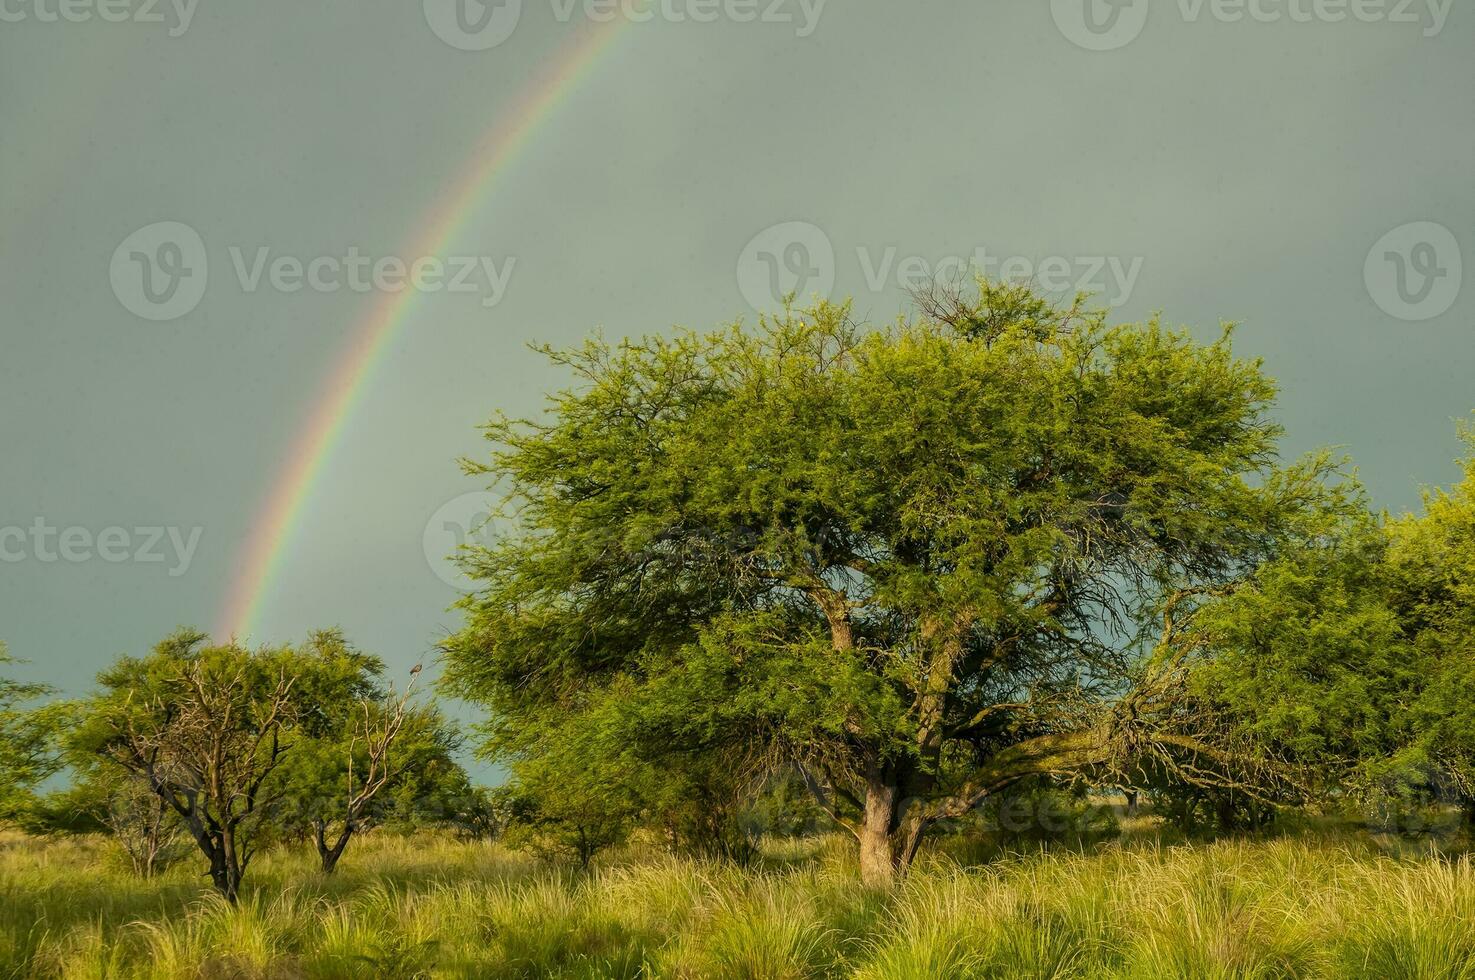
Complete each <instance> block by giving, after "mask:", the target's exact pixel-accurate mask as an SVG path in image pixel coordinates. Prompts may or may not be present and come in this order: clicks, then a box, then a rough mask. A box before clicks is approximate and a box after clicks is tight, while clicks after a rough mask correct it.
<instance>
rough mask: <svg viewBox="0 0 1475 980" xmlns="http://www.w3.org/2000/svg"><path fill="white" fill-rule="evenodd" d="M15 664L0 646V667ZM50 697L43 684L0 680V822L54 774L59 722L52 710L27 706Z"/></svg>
mask: <svg viewBox="0 0 1475 980" xmlns="http://www.w3.org/2000/svg"><path fill="white" fill-rule="evenodd" d="M12 663H15V660H14V658H12V657H11V656H10V654H9V652H8V651H7V650H6V648H5V644H4V643H3V642H0V667H6V666H8V665H10V664H12ZM50 693H51V688H49V687H47V686H46V685H44V684H27V683H22V682H19V681H14V680H11V679H10V678H8V677H4V676H0V819H6V818H10V817H14V816H16V815H17V812H18V810H19V809H20V808H21V807H23V806H24V805H25V804H26V802H27V800H28V797H27V795H26V794H27V792H28V791H29V790H30V788H31V787H32V786H35V785H36V784H37V783H39V782H41V781H42V780H44V779H45V778H46V777H47V776H50V775H51V774H52V773H54V772H56V770H57V767H58V764H59V763H58V759H57V754H56V751H55V738H54V736H55V734H56V731H57V729H58V727H59V722H60V718H59V716H58V715H57V714H56V712H55V710H54V709H51V708H46V707H42V708H28V707H26V704H27V702H29V701H33V700H35V699H36V698H40V697H44V696H45V695H47V694H50Z"/></svg>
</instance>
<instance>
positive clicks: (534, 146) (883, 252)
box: [0, 0, 1475, 693]
mask: <svg viewBox="0 0 1475 980" xmlns="http://www.w3.org/2000/svg"><path fill="white" fill-rule="evenodd" d="M456 2H458V0H444V2H442V0H426V2H424V3H421V2H420V0H398V2H392V3H391V2H388V0H354V2H346V0H344V2H320V3H284V2H279V3H271V2H260V3H241V2H237V3H231V4H227V3H224V2H222V0H195V2H185V0H159V2H158V3H157V4H154V3H152V2H151V0H68V3H67V4H66V5H65V6H63V5H62V4H61V0H0V175H3V178H4V179H3V180H0V220H3V226H4V236H3V239H0V289H3V296H4V305H3V313H0V337H3V348H0V393H3V394H0V397H3V408H4V411H3V413H0V440H3V447H4V469H3V488H0V529H8V530H0V553H3V558H4V560H3V561H0V639H3V640H5V641H7V642H8V644H9V646H10V650H11V652H12V653H13V654H14V655H16V656H18V657H22V658H26V659H27V660H29V661H31V663H30V664H29V665H27V666H24V667H22V668H18V673H19V674H20V675H21V676H23V677H25V678H28V679H41V680H46V681H48V682H50V683H53V684H55V685H57V686H58V687H60V688H61V689H62V690H63V691H65V692H67V693H79V692H81V691H83V690H85V689H86V688H87V686H88V685H89V684H90V682H91V679H92V677H93V675H94V674H95V673H96V671H97V670H98V669H99V668H100V667H101V666H103V665H104V664H105V663H107V662H108V661H109V660H111V659H112V658H113V657H115V656H117V655H118V654H121V653H140V652H143V651H145V650H146V649H147V648H148V647H149V646H150V645H152V644H153V643H154V642H156V641H157V640H159V639H160V638H161V637H162V636H163V635H165V634H166V633H168V632H169V631H170V630H171V629H172V628H173V627H175V626H176V625H179V624H190V625H197V626H201V627H204V628H211V627H213V626H215V625H216V624H217V623H218V622H219V621H220V617H221V615H222V609H223V607H224V605H225V603H226V601H227V596H228V594H229V592H230V589H231V588H232V585H233V583H234V582H235V581H236V579H237V578H238V577H239V576H240V574H241V566H242V563H243V561H244V560H245V559H244V557H243V556H244V555H246V554H247V553H248V551H249V545H250V543H251V541H252V540H253V538H254V537H256V536H259V535H260V534H262V533H264V531H263V529H262V528H261V527H260V526H259V525H258V524H257V523H256V521H257V516H258V514H259V513H260V510H261V507H262V505H263V502H264V501H265V500H266V499H267V497H268V496H269V495H270V494H271V493H272V492H273V488H274V487H276V486H278V485H279V484H280V482H281V480H282V479H283V470H284V467H285V466H287V464H288V462H289V456H290V453H291V451H292V447H293V446H294V445H295V443H296V441H297V439H298V437H299V435H300V433H301V432H302V430H303V427H304V426H305V425H307V424H308V420H309V419H310V417H311V413H312V412H313V411H314V410H315V409H316V408H317V406H319V405H320V404H321V403H322V400H323V398H324V386H325V384H326V383H327V379H329V378H330V377H331V376H332V374H333V372H334V370H335V368H336V366H337V365H339V364H340V363H341V362H342V359H343V357H344V352H345V351H348V350H351V349H352V348H353V347H354V345H355V342H356V339H357V338H358V337H359V335H360V332H361V331H362V330H364V329H365V325H366V323H368V322H370V317H371V315H372V314H373V312H374V311H375V310H376V309H378V308H380V307H381V306H382V305H383V304H384V303H385V301H386V292H387V291H388V290H390V289H393V288H395V285H396V283H395V276H394V270H395V261H394V260H398V262H400V263H403V264H404V266H405V267H406V268H407V269H408V268H409V267H411V266H413V265H415V264H416V263H417V262H418V263H419V269H420V273H421V275H420V277H419V284H418V285H419V287H420V288H418V289H417V288H416V284H414V283H412V284H410V285H409V286H407V287H404V288H410V289H413V290H415V292H416V295H414V296H413V297H412V298H411V299H410V301H409V302H408V303H406V304H405V306H404V310H405V312H404V315H403V322H402V324H401V325H400V326H399V328H398V329H396V330H395V332H394V333H393V334H392V335H391V336H390V339H389V341H388V343H387V346H386V349H385V353H384V356H383V357H382V358H381V359H380V360H379V362H378V364H377V367H376V368H375V370H374V371H373V372H372V374H371V375H370V376H368V378H367V379H366V380H365V381H364V386H363V391H362V393H361V397H360V398H359V399H358V401H357V402H356V405H355V407H354V408H353V410H352V412H351V413H350V415H349V416H348V417H347V419H346V420H345V421H344V422H343V425H342V428H341V435H340V437H339V438H337V439H336V440H335V441H334V443H333V450H332V452H331V453H330V455H329V456H328V457H326V459H325V461H324V463H323V466H322V473H321V478H320V479H319V480H317V481H316V483H315V484H314V488H313V491H312V493H311V494H310V496H309V497H308V498H307V499H306V501H305V504H304V507H303V509H302V513H301V521H300V523H299V525H298V527H297V529H296V531H295V532H294V534H293V535H292V537H291V538H290V540H289V541H288V543H287V546H286V550H285V552H283V556H282V561H281V565H280V570H279V574H277V575H276V576H275V577H274V578H273V579H272V581H271V585H270V588H269V590H268V592H267V593H266V594H264V595H263V597H262V602H261V604H260V615H259V617H258V618H257V620H256V621H255V622H254V623H253V626H252V633H251V636H250V637H249V639H251V640H252V641H263V642H264V641H278V640H290V639H294V638H298V637H301V636H302V635H303V634H304V633H305V632H306V631H307V630H309V629H311V628H314V627H319V626H331V625H336V626H341V627H342V628H343V629H344V630H345V632H346V633H347V634H348V636H349V638H350V639H351V640H353V641H354V642H356V643H358V644H360V645H361V646H363V647H365V648H367V649H369V650H371V651H374V652H376V653H379V654H380V655H382V656H383V657H385V659H386V660H387V661H389V663H390V664H391V665H392V667H393V668H394V670H395V671H396V672H402V671H403V670H404V669H405V668H407V667H408V666H409V665H410V664H412V663H414V662H416V661H418V660H420V659H422V658H426V657H430V656H432V655H433V649H434V646H435V644H436V642H437V640H438V639H439V638H440V637H441V636H443V635H444V634H445V632H446V631H447V630H449V629H452V628H454V626H455V624H456V623H457V615H456V614H455V613H454V612H451V611H448V606H450V604H451V603H452V602H453V601H454V599H455V597H456V590H455V585H454V582H455V579H454V576H453V575H452V574H451V572H450V570H448V567H447V566H446V565H445V564H444V562H443V561H442V560H441V557H440V555H438V554H430V555H428V554H427V552H431V551H435V550H436V549H438V548H439V546H440V544H441V543H442V542H443V541H444V540H445V539H446V536H447V533H448V532H447V525H448V524H454V523H455V522H456V521H458V520H461V519H463V518H465V517H466V516H467V504H466V500H472V501H474V499H475V498H465V499H463V497H462V495H464V494H467V493H471V492H474V491H476V490H478V489H479V485H478V483H477V481H475V480H472V479H469V478H467V477H464V476H462V475H461V473H460V470H459V468H458V466H457V465H456V458H457V457H458V456H461V455H464V454H471V455H477V454H481V453H482V452H483V451H484V450H483V443H482V442H481V440H480V437H479V433H478V431H477V426H478V424H479V423H481V422H483V421H485V420H486V419H487V417H488V416H490V414H491V413H492V412H493V411H494V410H496V409H506V410H508V411H511V412H514V413H529V412H536V411H538V410H539V409H540V407H541V405H542V397H543V393H544V392H545V391H547V390H549V389H551V388H553V387H556V386H558V385H560V384H562V383H563V381H564V380H565V379H564V378H563V377H562V376H561V375H560V374H559V373H558V372H557V371H555V370H553V369H551V368H550V367H549V366H548V365H547V364H546V363H545V361H544V360H543V358H542V357H541V356H539V355H538V354H536V353H534V352H532V351H530V350H529V349H528V348H529V345H530V344H533V343H545V342H546V343H551V344H554V345H563V344H571V343H574V342H577V341H578V340H579V339H580V338H582V337H584V336H586V335H587V334H588V333H589V332H590V331H591V330H594V329H596V328H602V329H603V331H604V332H605V334H606V335H607V336H610V337H615V338H618V337H620V336H624V335H633V334H640V333H645V332H652V331H666V330H670V329H671V328H672V327H673V325H683V326H689V327H698V328H705V327H713V326H717V325H719V324H721V323H725V322H728V321H731V320H733V319H735V318H737V317H745V318H748V319H751V318H752V317H753V316H754V314H755V306H756V307H759V308H764V307H767V308H771V307H772V306H773V304H774V300H775V297H776V294H781V293H782V292H783V291H785V290H788V289H796V290H798V291H799V292H800V293H801V294H802V295H812V294H814V293H816V292H823V291H826V290H828V292H829V294H830V295H832V296H834V297H837V298H838V297H845V296H850V297H853V298H854V302H855V308H856V311H857V313H858V314H859V315H861V316H863V317H866V318H869V319H871V320H873V321H884V320H889V319H891V318H893V317H895V316H896V315H897V314H898V313H901V312H903V311H905V310H906V309H907V303H908V300H907V292H906V287H907V285H908V284H909V283H910V282H914V281H917V279H918V277H922V276H927V275H931V274H935V273H937V272H938V271H939V270H941V271H942V272H943V274H948V275H950V274H952V273H954V272H956V271H957V270H960V269H962V268H963V267H965V266H966V265H967V264H968V263H973V264H975V265H984V266H988V267H989V271H990V272H992V273H994V274H1012V275H1018V276H1028V277H1033V278H1034V279H1035V280H1036V281H1037V282H1039V283H1041V284H1042V285H1043V286H1049V287H1053V288H1055V289H1057V290H1060V291H1068V290H1070V289H1073V288H1074V287H1076V286H1084V287H1085V288H1088V289H1092V290H1094V291H1095V292H1096V293H1097V294H1098V298H1099V300H1100V301H1101V302H1103V303H1108V304H1111V305H1113V306H1114V314H1113V316H1114V318H1115V319H1118V320H1123V321H1132V320H1139V319H1142V318H1145V317H1147V316H1149V315H1151V314H1152V313H1153V312H1154V311H1161V312H1162V315H1163V318H1164V319H1165V320H1166V321H1168V322H1170V323H1173V324H1185V325H1189V326H1191V327H1192V328H1193V329H1194V330H1195V332H1196V333H1197V334H1198V335H1199V336H1201V337H1203V338H1205V339H1210V338H1212V337H1213V336H1215V335H1216V334H1217V332H1218V330H1219V323H1220V321H1222V320H1233V321H1237V322H1238V323H1239V324H1240V327H1239V329H1238V332H1237V334H1236V347H1237V349H1238V350H1239V351H1240V352H1241V353H1242V354H1244V355H1246V356H1254V357H1260V358H1263V359H1264V361H1265V364H1266V367H1267V370H1268V372H1269V373H1270V374H1271V375H1272V376H1274V377H1275V378H1277V379H1278V380H1279V381H1280V382H1281V384H1282V386H1283V394H1282V397H1281V400H1280V403H1279V407H1278V409H1277V414H1278V417H1279V419H1280V420H1281V421H1282V422H1283V423H1284V425H1285V426H1286V429H1287V435H1286V439H1285V450H1286V454H1287V455H1288V456H1293V455H1296V454H1299V453H1301V452H1304V451H1307V450H1310V449H1313V448H1315V447H1318V446H1324V445H1331V446H1336V447H1341V448H1342V449H1343V450H1345V451H1346V452H1348V453H1350V454H1351V455H1352V456H1353V457H1354V459H1355V460H1356V462H1357V464H1358V467H1359V470H1360V474H1361V477H1362V479H1363V480H1364V481H1365V483H1366V485H1367V487H1368V489H1369V491H1370V493H1371V495H1372V498H1373V500H1374V502H1375V504H1376V505H1377V506H1380V507H1386V508H1389V509H1391V510H1395V511H1397V510H1402V509H1406V508H1411V507H1415V506H1417V504H1418V501H1419V493H1420V488H1421V487H1422V486H1424V485H1427V484H1436V483H1447V482H1449V481H1451V480H1453V479H1455V478H1456V476H1457V473H1458V470H1457V467H1456V465H1455V463H1454V459H1455V457H1456V456H1457V455H1458V453H1459V451H1460V447H1459V443H1458V441H1457V439H1456V436H1455V426H1454V420H1455V419H1457V418H1460V417H1466V416H1468V414H1469V413H1470V411H1471V410H1472V409H1475V383H1472V377H1475V285H1472V284H1471V283H1470V282H1469V281H1468V280H1469V279H1471V278H1472V277H1475V270H1472V265H1475V262H1472V258H1475V170H1472V163H1475V99H1472V95H1475V11H1472V10H1471V9H1469V8H1468V7H1467V6H1465V7H1462V6H1459V5H1455V6H1454V7H1453V8H1452V9H1451V6H1450V4H1449V2H1448V0H1414V2H1412V3H1405V2H1404V0H1387V2H1386V3H1380V2H1377V0H1360V2H1345V3H1338V2H1336V0H1259V2H1257V3H1249V4H1233V3H1225V2H1220V3H1213V2H1210V0H1203V2H1201V3H1200V2H1194V0H1171V2H1161V0H1150V2H1148V0H1137V2H1136V3H1132V2H1130V0H1126V2H1113V3H1109V2H1107V0H1054V2H1045V0H1028V2H1026V0H1014V2H1001V0H987V2H978V0H972V2H963V0H950V2H942V0H932V2H911V3H897V2H894V0H891V2H882V0H830V2H828V3H824V2H820V0H807V2H805V3H800V2H799V0H757V2H753V0H747V2H744V0H660V2H658V3H651V4H646V3H643V2H640V3H637V2H635V0H623V2H621V3H607V2H598V0H593V2H585V0H522V3H521V4H518V3H517V2H516V0H502V3H501V4H500V5H499V6H493V7H482V6H481V5H480V4H479V3H478V2H477V0H459V2H462V3H464V4H465V6H464V7H462V8H461V9H460V10H459V11H458V10H457V9H456V8H455V3H456ZM488 32H490V33H488ZM601 32H609V33H610V34H611V35H612V36H610V37H604V36H603V35H602V34H601ZM595 35H599V36H598V37H597V38H596V39H595V40H594V41H590V40H589V38H591V37H594V36H595ZM581 45H582V47H581ZM584 50H597V53H596V54H595V55H594V56H593V57H587V58H583V59H582V60H578V59H579V57H581V56H579V55H578V54H577V53H578V52H580V51H584ZM571 52H573V54H571ZM571 58H573V59H575V60H574V61H569V59H571ZM561 59H563V60H562V61H561ZM566 62H567V63H566ZM560 65H563V68H560ZM564 69H567V70H564ZM560 72H562V73H561V74H560ZM550 73H552V81H546V80H542V79H546V78H548V77H549V74H550ZM539 99H541V100H542V101H541V102H540V101H538V100H539ZM529 105H534V106H535V108H536V111H537V118H535V119H534V120H533V121H532V124H531V126H530V127H528V128H527V131H526V139H525V140H524V141H523V142H522V143H521V145H520V146H519V147H518V148H517V149H516V150H515V151H514V152H512V153H511V154H510V155H509V156H508V157H507V160H506V162H505V163H504V164H501V165H499V166H498V167H497V168H495V171H496V172H495V176H494V178H493V179H492V180H491V181H490V182H488V183H487V184H486V185H485V187H484V188H483V189H484V190H485V193H484V194H481V195H472V197H473V198H475V200H474V203H472V204H470V205H469V206H466V205H463V204H459V203H457V204H455V210H456V211H457V213H456V214H455V216H454V221H453V222H451V224H450V225H448V227H454V228H455V231H454V233H453V234H451V235H449V236H448V237H447V238H446V239H445V240H441V241H436V242H434V243H433V246H432V248H433V251H431V252H426V251H425V248H426V246H425V245H424V243H423V242H421V241H420V240H419V236H420V234H421V231H422V229H423V227H424V226H425V224H426V222H427V220H429V219H430V218H431V217H432V216H433V215H434V213H435V209H437V208H439V207H444V206H446V204H447V201H448V200H449V201H452V202H461V201H462V200H463V199H462V198H458V197H456V196H455V192H456V188H457V186H458V184H457V182H458V181H463V180H464V179H465V178H466V175H467V174H469V173H475V172H476V170H477V166H478V154H479V153H484V152H485V148H486V147H487V146H488V145H495V144H496V140H497V136H498V134H499V133H506V132H511V131H512V130H513V129H514V128H515V127H516V126H518V125H519V122H518V114H519V112H525V111H526V109H527V106H529ZM489 141H490V142H489ZM161 223H164V224H162V225H161ZM180 226H183V228H184V229H186V230H185V231H181V230H180ZM189 233H193V235H195V236H197V241H196V240H195V239H193V238H190V234H189ZM201 252H202V253H203V255H204V261H203V262H202V261H200V260H199V253H201ZM314 260H319V261H318V262H317V264H316V266H315V269H316V278H315V280H314V281H312V282H308V281H306V280H307V278H308V277H307V275H306V271H305V270H306V267H307V266H309V265H311V264H312V263H313V262H314ZM381 262H382V263H383V264H381ZM294 263H296V264H300V265H301V266H302V270H300V271H299V270H296V266H295V265H294ZM354 263H358V265H357V270H358V271H357V273H355V274H354V276H355V278H353V279H352V281H350V280H351V276H350V268H349V267H350V265H352V264H354ZM146 267H147V268H148V269H149V270H150V272H149V275H150V276H151V278H150V279H149V280H148V283H147V287H148V288H147V289H144V288H143V286H144V283H143V279H142V278H141V277H142V275H143V270H144V269H145V268H146ZM437 268H440V269H441V270H442V271H443V272H444V276H443V277H441V278H439V279H437V278H436V277H435V276H433V275H431V274H430V273H432V272H433V271H434V270H435V269H437ZM376 269H377V270H379V272H382V273H383V275H376V272H375V270H376ZM273 270H274V271H273ZM458 272H459V274H460V275H461V283H460V286H461V288H456V289H451V288H448V286H449V280H450V279H451V278H452V277H453V276H454V275H456V274H458ZM258 273H259V274H258ZM130 275H131V276H132V277H133V278H132V280H130V278H129V277H130ZM405 278H409V277H408V274H406V275H405V276H402V277H401V279H405ZM437 282H438V283H439V284H440V288H437V287H436V285H435V283H437ZM171 290H172V292H171ZM140 309H142V314H143V315H141V314H140ZM38 527H39V528H40V530H39V531H38V530H37V528H38ZM48 528H49V529H52V530H53V531H54V532H55V536H54V537H51V538H49V539H48V536H47V531H46V529H48ZM68 528H71V529H75V530H73V531H72V532H71V534H70V538H69V539H68V540H69V541H70V545H69V548H68V553H67V554H62V553H61V552H60V551H59V548H60V545H61V544H62V543H63V542H62V541H61V540H60V539H61V538H62V537H63V535H65V534H66V533H67V532H66V529H68ZM152 529H156V530H152ZM156 534H157V539H156V540H153V541H150V540H149V539H150V538H152V537H154V536H155V535H156ZM48 555H49V556H51V557H50V558H48V557H47V556H48ZM154 556H158V557H157V558H155V557H154Z"/></svg>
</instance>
